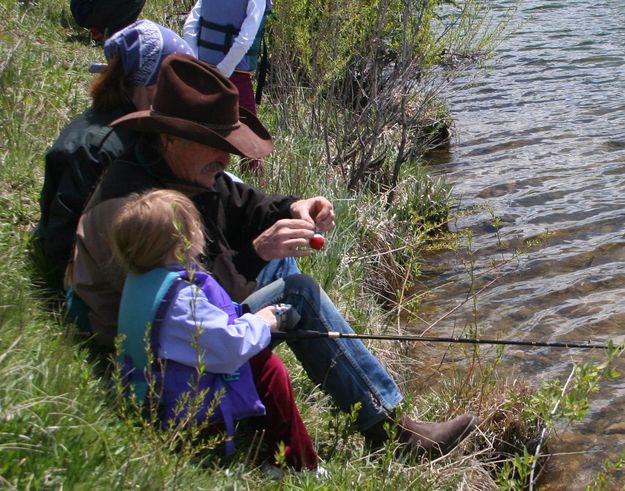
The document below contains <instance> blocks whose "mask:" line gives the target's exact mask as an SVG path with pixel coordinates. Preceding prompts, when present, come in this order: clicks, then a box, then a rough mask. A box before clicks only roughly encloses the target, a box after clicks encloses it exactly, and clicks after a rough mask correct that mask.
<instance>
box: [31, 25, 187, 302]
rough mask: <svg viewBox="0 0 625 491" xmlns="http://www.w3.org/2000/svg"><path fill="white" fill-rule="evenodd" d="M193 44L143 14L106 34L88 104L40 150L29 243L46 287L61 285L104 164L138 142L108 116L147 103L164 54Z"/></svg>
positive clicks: (60, 287) (144, 106)
mask: <svg viewBox="0 0 625 491" xmlns="http://www.w3.org/2000/svg"><path fill="white" fill-rule="evenodd" d="M191 52H192V51H191V48H190V47H189V46H188V44H187V43H186V42H185V41H184V40H183V39H182V38H180V37H179V36H178V35H177V34H176V33H174V32H173V31H171V30H170V29H167V28H165V27H163V26H160V25H158V24H155V23H154V22H151V21H148V20H140V21H138V22H135V23H133V24H131V25H129V26H127V27H125V28H124V29H122V30H121V31H119V32H117V33H115V34H114V35H113V36H111V37H110V38H109V39H108V40H107V41H106V42H105V44H104V54H105V56H106V59H107V61H108V65H105V66H104V68H103V70H102V72H101V73H100V75H99V77H98V78H97V80H96V81H95V82H94V84H93V86H92V87H91V98H92V105H91V107H89V108H88V109H87V110H86V111H84V112H83V113H82V114H80V115H79V116H78V117H77V118H75V119H74V120H73V121H71V122H70V123H69V125H67V126H66V127H65V128H64V129H63V130H62V131H61V134H60V135H59V136H58V138H57V140H56V141H55V142H54V144H53V145H52V147H51V148H50V150H49V151H48V152H47V153H46V156H45V178H44V185H43V189H42V192H41V198H40V208H41V219H40V221H39V224H38V225H37V229H36V230H35V234H34V240H33V250H34V257H35V260H36V263H37V264H36V265H37V268H38V270H39V271H40V273H41V274H42V276H43V279H44V280H45V282H46V286H47V287H48V288H50V289H51V290H53V291H57V292H61V291H62V290H63V275H64V272H65V268H66V266H67V263H68V260H69V257H70V253H71V249H72V244H73V242H74V236H75V233H76V225H77V224H78V219H79V217H80V214H81V212H82V209H83V206H84V204H85V202H86V201H87V198H88V197H89V195H90V194H91V191H92V190H93V188H94V187H95V184H96V182H97V181H98V179H99V177H100V175H101V174H102V171H103V170H104V169H105V168H106V167H107V166H108V165H109V164H110V163H111V162H112V161H114V160H115V159H117V158H118V157H119V156H120V155H122V154H123V153H124V152H125V151H126V150H127V149H129V148H131V147H133V146H134V144H135V142H136V138H137V137H136V135H135V133H134V132H133V131H130V130H126V129H122V128H113V127H110V126H109V123H111V121H113V120H115V119H117V118H119V117H121V116H123V115H125V114H128V113H130V112H133V111H137V110H141V109H147V108H148V107H149V106H150V103H151V99H152V96H153V92H154V87H155V84H156V80H157V78H158V73H159V71H160V67H161V63H162V61H163V60H164V59H165V58H166V57H167V56H168V55H170V54H173V53H178V54H190V53H191Z"/></svg>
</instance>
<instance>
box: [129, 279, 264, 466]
mask: <svg viewBox="0 0 625 491" xmlns="http://www.w3.org/2000/svg"><path fill="white" fill-rule="evenodd" d="M190 281H192V282H193V283H194V284H196V285H197V286H198V287H199V288H200V289H201V290H202V292H203V293H204V294H205V295H206V297H207V298H208V301H209V302H210V303H211V304H213V305H215V306H216V307H218V308H219V309H221V310H223V311H224V312H226V313H227V314H228V322H229V323H232V322H234V320H235V319H236V318H237V317H239V316H240V315H241V306H240V305H238V304H234V303H233V302H232V300H231V299H230V297H229V296H228V294H227V293H226V292H225V290H224V289H223V288H222V287H221V285H219V283H217V281H215V279H214V278H213V277H212V276H210V275H208V274H206V273H203V272H194V273H193V277H192V279H190V278H189V274H188V273H187V271H184V270H182V271H171V270H168V269H165V268H156V269H153V270H151V271H149V272H147V273H145V274H140V275H135V274H131V273H130V274H128V276H127V277H126V282H125V284H124V290H123V292H122V299H121V303H120V307H119V326H118V332H119V334H120V335H123V336H124V338H123V341H122V350H121V353H120V358H121V359H120V362H121V363H122V367H123V369H122V371H123V376H124V379H125V382H126V383H127V384H128V385H130V386H132V387H133V388H134V391H135V394H136V395H137V400H139V401H144V400H148V401H149V400H156V402H157V403H158V404H159V407H160V409H161V411H160V412H161V414H162V417H163V425H164V427H169V426H170V425H175V424H178V423H180V422H181V421H182V420H183V419H184V418H185V416H186V407H185V408H183V409H182V411H180V408H179V405H180V404H179V402H180V400H181V399H182V398H184V397H185V394H186V393H189V392H191V394H190V395H191V396H193V395H195V394H197V393H198V392H200V391H206V395H205V397H204V400H203V401H202V404H201V407H200V408H199V409H198V411H197V412H196V413H195V414H194V416H193V417H194V419H195V421H197V422H198V423H202V422H206V420H207V418H208V422H210V423H218V422H223V423H224V425H225V427H226V430H227V432H228V434H229V435H230V437H231V438H230V439H229V441H228V442H226V452H227V453H229V454H231V453H232V452H233V451H234V444H233V441H232V437H233V436H234V421H235V420H238V419H243V418H247V417H251V416H262V415H264V414H265V407H264V406H263V404H262V402H261V401H260V398H259V396H258V392H257V391H256V387H255V385H254V379H253V376H252V370H251V367H250V364H249V362H247V363H245V364H243V365H242V366H241V367H240V368H239V369H238V370H237V371H236V372H235V373H233V374H215V373H211V372H202V373H201V375H200V374H199V372H198V370H197V368H196V367H190V366H187V365H183V364H181V363H177V362H175V361H172V360H158V359H157V356H158V343H159V331H160V327H161V324H162V322H163V319H164V318H165V316H166V315H167V312H168V310H169V307H170V305H171V303H172V301H173V300H174V299H175V297H176V295H177V293H178V292H179V291H180V290H181V289H182V288H183V287H184V286H186V285H188V284H189V282H190ZM146 333H147V334H146ZM146 342H147V344H148V346H146ZM148 350H151V353H152V358H153V360H154V362H153V363H152V365H151V366H148V360H149V358H148V354H147V353H148ZM198 376H199V378H198ZM150 385H152V386H153V387H154V393H148V389H150ZM222 391H223V395H222V396H221V398H220V399H219V404H218V405H217V406H216V407H211V406H213V405H214V404H213V399H214V398H215V395H216V393H217V392H222ZM187 405H188V404H187ZM209 413H210V414H209Z"/></svg>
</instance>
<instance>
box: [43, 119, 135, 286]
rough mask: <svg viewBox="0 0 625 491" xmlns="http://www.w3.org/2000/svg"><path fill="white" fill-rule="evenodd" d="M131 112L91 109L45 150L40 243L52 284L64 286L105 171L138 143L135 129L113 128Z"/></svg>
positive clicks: (45, 267) (72, 123)
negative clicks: (92, 197) (84, 215)
mask: <svg viewBox="0 0 625 491" xmlns="http://www.w3.org/2000/svg"><path fill="white" fill-rule="evenodd" d="M131 110H132V109H131V108H122V109H120V110H119V111H116V112H112V113H102V112H98V111H95V110H94V109H92V108H90V109H87V110H86V111H85V112H83V113H82V114H81V115H79V116H78V117H77V118H75V119H74V120H73V121H71V122H70V123H69V124H68V125H67V126H66V127H65V128H64V129H63V131H62V132H61V134H60V135H59V137H58V138H57V139H56V141H55V142H54V144H53V145H52V147H51V148H50V150H48V152H47V153H46V157H45V177H44V183H43V188H42V190H41V198H40V201H39V203H40V209H41V219H40V221H39V224H38V225H37V229H36V233H35V241H36V245H37V247H38V249H39V251H38V253H39V256H40V259H41V263H40V267H41V269H42V270H43V271H42V273H44V275H45V276H46V278H47V279H48V283H49V286H51V287H52V288H55V289H58V288H61V287H62V280H63V274H64V272H65V268H66V267H67V263H68V261H69V258H70V255H71V251H72V245H73V243H74V237H75V233H76V226H77V225H78V219H79V218H80V214H81V213H82V210H83V207H84V205H85V203H86V202H87V199H88V198H89V196H90V195H91V192H92V191H93V189H94V188H95V186H96V184H97V182H98V180H99V178H100V176H101V174H102V172H103V170H104V169H105V168H106V167H107V166H108V165H109V164H110V163H111V162H113V161H114V160H116V159H117V158H119V157H120V156H121V155H122V154H124V153H125V152H126V151H127V149H128V148H131V147H132V146H134V144H135V143H136V140H137V136H136V134H135V133H134V132H132V131H129V130H124V129H121V128H112V127H110V126H109V123H110V122H111V121H113V120H114V119H116V118H118V117H119V116H122V115H124V114H126V113H127V112H129V111H131Z"/></svg>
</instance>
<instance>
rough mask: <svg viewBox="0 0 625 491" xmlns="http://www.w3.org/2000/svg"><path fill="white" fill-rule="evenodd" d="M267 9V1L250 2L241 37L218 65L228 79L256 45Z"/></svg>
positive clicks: (240, 33) (240, 32) (239, 36)
mask: <svg viewBox="0 0 625 491" xmlns="http://www.w3.org/2000/svg"><path fill="white" fill-rule="evenodd" d="M265 7H266V0H248V2H247V11H246V14H247V15H246V17H245V20H244V21H243V24H241V30H240V31H239V35H238V36H237V37H236V38H235V39H234V42H233V43H232V46H231V47H230V50H229V51H228V53H226V56H224V59H223V60H221V61H220V62H219V63H218V64H217V69H218V70H219V71H220V72H221V73H223V74H224V75H225V76H226V77H229V76H230V75H232V72H234V69H235V68H236V66H237V65H238V64H239V63H240V62H241V60H242V59H243V57H244V56H245V53H247V52H248V51H249V50H250V48H251V47H252V43H254V39H255V38H256V34H257V33H258V29H259V28H260V24H261V22H262V20H263V15H265ZM185 39H186V38H185ZM196 44H197V43H196Z"/></svg>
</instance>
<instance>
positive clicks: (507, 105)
mask: <svg viewBox="0 0 625 491" xmlns="http://www.w3.org/2000/svg"><path fill="white" fill-rule="evenodd" d="M512 4H513V2H504V1H501V2H493V5H496V8H497V9H501V10H503V9H504V8H506V7H508V6H510V5H512ZM513 24H514V25H516V26H517V27H516V29H515V30H514V32H513V34H512V35H511V36H510V37H509V38H508V39H506V40H505V41H504V42H503V43H502V45H501V46H500V47H499V48H498V49H497V55H496V58H495V59H494V60H493V69H492V71H489V72H488V73H486V74H484V75H483V76H481V77H479V78H477V80H476V81H475V83H473V84H472V85H470V86H463V87H460V86H459V85H458V86H456V89H457V90H456V91H455V92H454V93H453V94H452V95H451V96H450V107H451V111H452V115H453V117H454V119H455V122H456V123H455V132H454V133H455V136H454V139H453V142H452V146H451V149H450V151H449V152H439V153H438V155H436V156H435V158H434V160H433V162H432V163H431V166H430V169H431V171H432V172H433V173H434V174H436V175H444V176H446V178H447V180H448V181H449V182H451V183H452V184H453V185H454V190H455V191H454V194H455V196H456V197H457V198H458V199H459V202H460V205H459V206H460V208H461V209H462V210H470V209H471V208H472V207H481V208H478V209H476V210H474V211H471V212H467V213H466V216H464V217H462V218H460V219H458V220H456V221H454V223H452V224H451V228H452V230H458V231H467V230H470V231H471V232H472V244H471V249H472V251H473V254H472V255H468V254H465V255H464V258H465V260H464V262H463V261H462V260H460V259H459V256H458V254H453V253H442V254H435V255H433V256H431V257H428V258H427V264H426V269H427V270H430V271H432V272H435V273H436V274H435V275H432V279H431V280H426V287H436V290H435V293H434V294H433V297H430V298H428V300H427V302H426V303H427V312H426V315H427V319H426V322H425V323H414V326H413V329H414V330H415V331H417V332H422V331H423V327H424V325H427V322H431V321H433V320H434V319H436V318H438V317H439V316H441V315H442V314H444V313H445V312H449V311H451V310H452V309H454V308H457V310H456V311H454V312H453V314H451V315H450V316H449V317H447V318H446V319H445V320H443V321H442V322H440V323H439V324H437V325H436V326H435V327H434V328H433V329H432V330H431V331H429V332H428V334H430V335H436V334H438V335H443V334H450V333H451V332H454V333H455V334H457V335H460V334H462V333H463V329H464V330H466V329H467V328H468V326H470V325H471V323H472V322H473V321H474V320H475V319H474V314H473V312H474V309H473V303H472V301H469V302H467V303H465V304H464V305H462V306H461V307H459V308H458V305H460V304H461V303H462V302H463V301H464V300H465V299H466V298H467V292H468V291H469V284H470V278H471V277H473V279H474V280H475V288H476V289H479V288H481V287H482V286H483V285H485V284H486V283H487V282H489V281H490V280H493V279H495V278H499V279H498V280H497V281H496V282H495V283H494V284H493V285H492V286H490V287H489V288H487V289H486V290H485V291H484V292H483V293H481V294H480V295H478V296H477V309H476V312H477V317H476V321H477V326H478V328H479V330H480V334H481V335H482V336H483V337H508V338H513V339H521V340H573V341H586V340H592V341H595V342H607V341H608V340H610V339H612V340H614V341H616V342H623V341H625V2H623V1H622V0H606V1H597V2H588V1H580V0H561V1H555V0H553V1H547V0H543V1H538V0H522V1H521V2H519V7H518V11H517V12H516V14H515V16H514V20H513ZM489 210H492V211H489ZM491 214H494V215H495V216H497V217H499V218H500V220H501V224H500V229H499V236H500V238H501V240H503V241H505V243H506V244H507V247H506V248H505V251H504V252H501V251H500V248H499V245H498V244H499V238H498V234H497V233H495V232H496V229H495V227H494V226H493V222H492V216H491ZM534 240H535V243H534V242H532V241H534ZM524 246H526V247H528V250H527V252H526V253H524V254H521V255H520V256H518V257H514V256H513V255H512V254H511V250H512V249H514V248H520V247H524ZM504 259H505V260H506V261H507V262H505V261H504V263H503V264H501V265H499V266H498V267H497V268H496V269H493V267H492V266H493V261H496V262H498V263H501V262H502V260H504ZM467 261H474V263H475V265H474V267H473V272H474V273H473V275H470V274H468V272H467V268H466V263H467ZM426 277H427V276H426ZM601 359H602V357H601V355H600V354H598V353H587V352H581V351H569V350H556V349H532V350H518V349H515V350H507V353H506V355H505V356H504V364H505V365H507V366H508V368H513V369H514V371H515V373H516V374H517V376H521V377H522V378H523V379H524V380H525V381H526V382H529V383H531V384H536V385H538V384H539V383H540V382H541V381H543V380H545V379H550V378H554V377H559V378H561V379H565V378H566V377H567V376H568V374H569V373H570V371H571V369H572V367H573V366H574V364H575V363H576V362H577V363H582V362H587V361H598V360H601ZM619 364H620V366H619V368H620V369H621V370H620V371H621V372H623V373H625V363H623V362H619ZM624 386H625V381H624V380H623V379H617V380H615V381H612V382H610V383H608V384H606V385H604V386H603V388H602V389H601V391H600V392H599V393H598V394H597V395H596V396H595V397H594V398H593V404H592V407H591V410H590V414H589V415H588V416H587V417H586V418H585V419H584V421H583V422H582V423H580V424H576V425H574V426H569V427H567V428H565V429H563V430H562V431H560V432H558V436H557V438H555V439H554V440H553V441H552V444H551V446H550V450H551V451H552V452H554V453H556V454H559V455H557V456H555V457H554V458H552V459H551V461H550V463H549V468H548V478H547V482H546V483H545V484H543V488H544V489H581V488H583V487H584V485H585V484H586V483H588V482H589V481H590V480H591V479H592V478H593V477H594V476H595V475H596V473H597V472H598V471H599V470H600V467H601V464H602V463H603V462H604V461H605V459H606V458H616V457H618V456H619V455H621V454H622V452H623V451H625V390H624V389H625V387H624Z"/></svg>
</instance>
